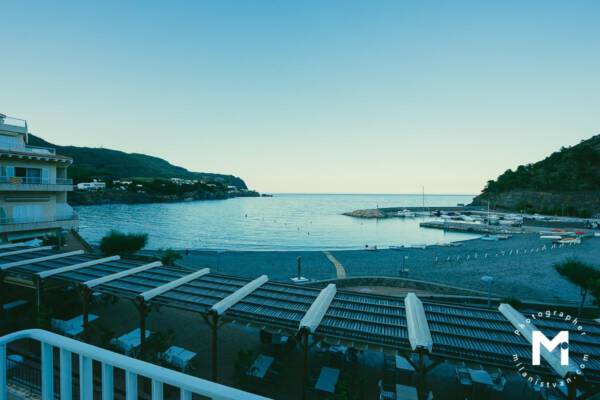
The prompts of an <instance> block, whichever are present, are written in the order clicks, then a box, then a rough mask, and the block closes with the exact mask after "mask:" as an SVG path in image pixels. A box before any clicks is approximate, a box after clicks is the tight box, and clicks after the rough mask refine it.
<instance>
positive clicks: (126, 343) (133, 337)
mask: <svg viewBox="0 0 600 400" xmlns="http://www.w3.org/2000/svg"><path fill="white" fill-rule="evenodd" d="M150 334H151V332H150V331H149V330H146V335H145V336H146V339H147V338H148V337H149V336H150ZM113 340H114V343H115V345H116V346H117V347H118V348H120V349H121V350H123V351H125V353H127V354H129V353H130V352H131V351H132V350H133V349H134V348H136V347H138V346H139V345H140V329H139V328H137V329H134V330H132V331H131V332H128V333H126V334H124V335H121V336H119V337H118V338H116V339H113Z"/></svg>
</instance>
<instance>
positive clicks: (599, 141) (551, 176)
mask: <svg viewBox="0 0 600 400" xmlns="http://www.w3.org/2000/svg"><path fill="white" fill-rule="evenodd" d="M598 198H600V135H596V136H594V137H592V138H590V139H588V140H584V141H582V142H581V143H579V144H577V145H575V146H572V147H563V148H562V149H560V150H559V151H557V152H555V153H552V154H551V155H550V156H548V157H546V158H545V159H544V160H542V161H539V162H536V163H533V164H527V165H520V166H519V167H517V168H516V169H515V170H510V169H509V170H507V171H506V172H504V173H503V174H502V175H500V176H499V177H498V178H497V179H496V180H491V181H489V182H488V183H487V185H486V187H485V188H484V189H483V191H482V193H481V194H480V195H479V196H477V197H476V198H475V200H474V204H486V203H487V202H488V201H489V202H490V203H491V204H492V205H496V206H498V207H500V208H507V209H519V208H522V207H524V208H528V209H530V210H535V211H538V212H549V213H554V214H560V213H562V214H570V215H587V214H590V213H596V212H599V211H600V201H598ZM565 210H567V211H565Z"/></svg>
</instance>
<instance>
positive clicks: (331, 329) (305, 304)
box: [0, 246, 600, 399]
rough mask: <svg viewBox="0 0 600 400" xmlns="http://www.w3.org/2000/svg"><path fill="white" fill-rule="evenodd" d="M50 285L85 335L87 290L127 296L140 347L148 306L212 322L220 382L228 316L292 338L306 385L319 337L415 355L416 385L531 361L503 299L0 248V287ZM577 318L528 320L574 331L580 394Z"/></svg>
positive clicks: (552, 369)
mask: <svg viewBox="0 0 600 400" xmlns="http://www.w3.org/2000/svg"><path fill="white" fill-rule="evenodd" d="M49 281H55V282H58V281H62V282H68V283H70V284H75V285H76V286H77V287H78V288H79V292H80V294H81V301H82V310H83V316H84V338H85V337H87V331H88V319H87V315H88V302H89V299H90V294H91V293H92V292H100V293H105V294H110V295H113V296H117V297H119V298H123V299H129V300H132V301H133V302H134V303H135V304H136V306H137V309H138V311H139V318H140V343H141V348H142V351H143V346H144V342H145V339H146V334H145V320H146V317H147V315H148V313H149V312H150V307H149V306H150V305H152V304H155V305H162V306H168V307H173V308H177V309H181V310H186V311H191V312H194V313H198V314H200V315H201V316H202V318H203V319H204V320H205V321H206V323H207V324H208V325H209V326H210V327H211V336H212V337H211V339H212V342H211V343H212V346H211V348H212V379H213V380H214V381H216V380H217V378H218V377H217V359H218V357H217V354H218V345H217V343H218V331H219V327H220V326H222V324H224V323H227V322H233V323H241V324H246V325H251V326H256V327H258V328H265V329H270V330H274V331H279V332H285V333H286V334H288V335H292V336H296V337H297V338H299V339H300V341H301V343H302V346H303V349H304V363H305V369H304V370H305V374H304V383H305V387H306V383H307V376H308V374H307V369H308V367H307V366H308V350H309V347H310V346H312V345H314V344H315V343H317V342H318V341H320V340H324V339H325V340H327V341H328V342H331V343H343V344H346V345H349V346H352V347H356V348H359V349H370V350H375V351H384V352H389V353H394V354H403V355H405V356H407V359H408V360H409V362H411V363H413V361H412V358H411V357H410V355H411V354H413V353H414V354H417V356H418V362H416V363H414V364H413V366H414V367H415V370H416V371H417V376H418V378H419V387H421V385H422V382H423V379H422V378H423V376H424V374H425V373H426V372H428V371H429V370H431V369H432V368H434V367H435V366H436V365H437V364H438V363H439V362H441V361H444V360H455V361H465V362H472V363H478V364H483V365H487V366H494V367H501V368H507V369H514V368H515V365H514V362H513V355H517V356H518V358H519V359H520V360H530V359H531V344H530V342H529V341H528V339H527V334H526V332H522V333H525V334H522V335H516V334H515V329H518V327H517V325H515V323H516V322H518V321H517V320H518V319H519V318H524V317H523V316H522V315H521V314H520V313H519V312H517V311H516V310H514V309H512V307H510V306H508V305H503V306H501V310H500V311H498V310H487V309H479V308H469V307H464V306H457V305H448V304H440V303H435V302H422V301H421V300H420V299H419V298H418V297H417V296H416V295H414V294H409V295H408V296H406V298H405V299H399V298H395V297H387V296H379V295H369V294H362V293H355V292H349V291H342V290H338V289H337V288H336V287H335V285H333V284H330V285H328V286H327V287H326V288H324V289H318V288H313V287H308V286H299V285H291V284H287V283H281V282H273V281H269V279H268V277H267V276H265V275H263V276H260V277H258V278H256V279H254V280H249V279H244V278H239V277H235V276H226V275H220V274H213V273H211V272H210V270H209V269H201V270H198V271H187V270H182V269H176V268H171V267H166V266H163V265H162V264H161V263H160V262H151V263H145V262H141V261H134V260H123V259H120V258H119V256H112V257H100V256H94V255H89V254H84V253H83V252H81V251H73V252H64V253H61V252H57V251H55V250H52V249H50V248H47V247H38V248H25V247H7V246H4V247H1V248H0V284H10V283H13V284H21V285H26V286H29V287H31V288H33V289H35V290H36V303H37V306H39V305H40V304H41V303H42V302H43V290H44V285H45V284H46V282H49ZM1 293H2V289H1V288H0V294H1ZM0 300H2V299H0ZM1 302H2V304H3V303H4V301H1ZM0 309H1V307H0ZM580 324H583V325H584V327H585V332H586V335H580V332H578V331H577V327H576V325H574V324H571V323H568V322H565V321H564V320H561V319H558V318H548V319H543V320H537V321H535V326H536V327H537V329H539V330H541V331H542V332H543V333H544V334H545V335H546V336H547V337H553V336H554V335H556V334H557V333H558V332H559V331H562V330H567V331H569V332H571V333H572V334H571V335H570V343H569V350H570V358H571V362H572V364H573V365H580V364H582V363H584V358H586V357H587V360H585V366H586V368H585V371H584V376H585V381H586V382H587V389H588V390H587V392H586V393H585V394H584V395H583V396H582V397H581V398H586V397H588V396H591V395H592V394H594V393H596V392H597V391H598V388H599V386H600V324H598V323H596V322H594V321H588V320H585V321H583V320H580ZM311 339H312V340H311ZM542 358H543V362H542V365H541V366H540V367H539V368H537V367H536V369H535V370H534V371H532V372H534V373H536V374H539V375H540V376H546V377H555V376H557V375H559V376H561V377H563V378H567V377H569V376H571V375H572V374H573V373H574V371H573V370H572V369H565V368H558V367H557V365H556V360H555V359H553V356H552V353H549V354H545V353H542ZM426 359H428V360H429V361H430V363H429V365H426V362H425V361H426ZM421 392H422V390H421ZM569 398H570V399H574V398H576V387H575V384H570V385H569Z"/></svg>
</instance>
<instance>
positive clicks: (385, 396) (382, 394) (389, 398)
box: [377, 379, 396, 400]
mask: <svg viewBox="0 0 600 400" xmlns="http://www.w3.org/2000/svg"><path fill="white" fill-rule="evenodd" d="M377 385H378V386H379V400H396V393H394V392H390V391H387V390H385V387H384V385H383V381H382V380H381V379H380V380H379V382H378V383H377Z"/></svg>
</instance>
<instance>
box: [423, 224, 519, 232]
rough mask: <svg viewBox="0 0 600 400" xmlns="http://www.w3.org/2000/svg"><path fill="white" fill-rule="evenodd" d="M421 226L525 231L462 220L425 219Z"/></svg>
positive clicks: (464, 229)
mask: <svg viewBox="0 0 600 400" xmlns="http://www.w3.org/2000/svg"><path fill="white" fill-rule="evenodd" d="M419 226H420V227H421V228H434V229H443V230H445V231H455V232H469V233H493V234H496V233H523V229H522V228H517V227H511V226H504V225H488V224H478V223H472V222H462V221H424V222H421V223H420V224H419Z"/></svg>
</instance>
